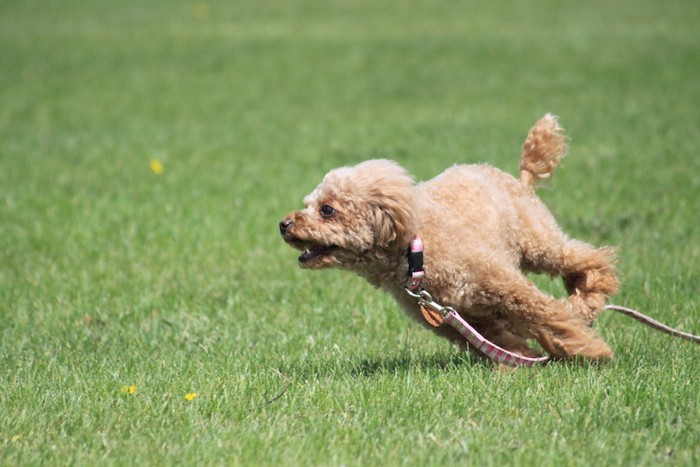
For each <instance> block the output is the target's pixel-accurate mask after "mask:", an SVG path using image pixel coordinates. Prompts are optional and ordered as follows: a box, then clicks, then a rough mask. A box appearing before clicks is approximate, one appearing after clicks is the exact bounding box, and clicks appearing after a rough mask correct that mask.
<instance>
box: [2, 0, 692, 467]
mask: <svg viewBox="0 0 700 467" xmlns="http://www.w3.org/2000/svg"><path fill="white" fill-rule="evenodd" d="M698 31H700V9H698V7H697V5H696V4H694V3H693V2H690V1H682V0H677V1H665V2H658V1H654V0H647V1H638V2H631V1H630V2H625V1H594V2H569V1H565V2H562V1H547V2H508V3H506V2H476V1H473V2H472V1H470V2H448V1H423V0H419V1H411V2H375V1H369V0H357V1H352V2H351V1H347V2H344V1H333V0H331V1H300V0H289V1H283V2H281V1H269V0H258V1H256V2H221V3H218V2H217V3H213V2H212V3H197V2H195V1H190V2H185V1H181V0H176V1H164V0H161V1H142V2H136V1H132V0H119V1H115V2H88V1H78V0H75V1H68V0H66V1H48V0H47V1H37V0H33V1H28V0H27V1H19V0H17V1H12V0H2V1H0V318H2V319H1V320H0V339H1V340H0V376H2V380H3V384H2V390H0V414H1V415H0V419H1V420H2V422H1V424H0V464H2V465H94V464H114V465H147V464H165V465H170V464H182V465H195V464H196V465H228V464H232V465H382V464H385V465H450V464H455V465H504V464H506V465H508V464H515V465H533V466H534V465H582V466H584V465H585V466H589V465H659V464H670V465H688V466H690V465H698V464H700V419H699V416H700V363H699V359H698V357H700V353H699V348H698V346H696V345H694V344H691V343H687V342H683V341H680V340H677V339H673V338H670V337H668V336H664V335H662V334H660V333H657V332H655V331H653V330H650V329H649V328H645V327H643V326H642V325H640V324H638V323H636V322H634V321H631V320H629V319H628V318H625V317H622V316H619V315H614V314H612V313H608V314H605V315H603V316H602V317H601V319H600V320H599V324H598V327H599V329H600V332H601V334H602V335H603V336H604V338H605V339H606V340H607V341H608V342H609V343H610V345H611V346H612V347H613V349H614V350H615V351H616V353H617V358H616V360H615V361H614V362H613V363H611V364H608V365H604V366H596V365H589V364H582V365H577V364H572V363H571V364H567V363H557V364H554V365H549V366H547V367H542V368H536V369H532V370H522V369H521V370H517V371H505V372H504V371H499V370H498V369H497V368H494V367H493V366H491V365H488V364H485V363H484V362H482V361H479V360H477V359H474V358H471V357H470V356H469V355H467V354H462V353H460V352H458V351H457V349H455V348H453V347H452V346H450V345H449V344H448V343H446V342H444V341H442V340H439V339H436V338H435V337H433V336H432V335H431V334H430V333H426V332H425V331H423V330H422V329H421V328H420V327H419V326H417V325H415V324H413V323H411V322H409V321H408V320H407V319H406V318H405V317H404V316H403V313H402V312H401V311H400V310H399V309H398V307H397V306H396V305H395V304H394V303H393V302H392V301H391V299H390V298H389V297H388V296H385V295H384V294H382V293H381V292H380V291H377V290H374V289H372V288H371V287H370V286H369V285H368V284H366V283H364V282H363V281H362V280H361V279H360V278H357V277H354V276H351V275H349V274H344V273H341V272H336V271H327V272H309V271H302V270H300V269H299V268H298V267H297V265H296V256H297V253H295V252H294V251H292V250H291V249H290V248H289V247H287V246H286V245H285V244H284V243H283V242H282V241H281V239H280V238H279V233H278V229H277V223H278V221H279V220H280V219H281V218H282V216H283V215H284V214H285V213H286V212H288V211H290V210H292V209H296V208H299V207H300V206H301V205H302V202H301V199H302V197H303V196H304V195H305V194H307V193H308V192H309V191H311V190H312V189H313V188H314V187H315V186H316V184H317V183H318V182H319V181H320V179H321V177H322V175H323V174H324V173H325V172H326V171H328V170H329V169H331V168H333V167H336V166H340V165H343V164H352V163H356V162H359V161H361V160H364V159H368V158H372V157H387V158H391V159H395V160H397V161H398V162H400V163H401V164H402V165H404V166H405V167H407V168H408V169H409V170H410V171H411V172H412V173H414V174H415V175H416V176H417V178H419V179H426V178H429V177H432V176H434V175H436V174H437V173H439V172H440V171H441V170H443V169H444V168H446V167H448V166H450V165H452V164H454V163H463V162H464V163H469V162H488V163H491V164H493V165H497V166H499V167H501V168H503V169H504V170H506V171H509V172H511V173H515V172H516V170H517V164H518V159H519V155H520V147H521V144H522V141H523V140H524V137H525V135H526V133H527V130H528V129H529V128H530V126H531V125H532V124H533V123H534V122H535V120H536V119H537V118H539V117H540V116H541V115H543V114H544V113H545V112H553V113H556V114H558V115H559V116H560V117H561V121H562V124H563V125H564V127H565V128H566V129H567V131H568V134H569V135H570V136H571V138H572V139H571V151H570V154H569V157H568V158H567V159H566V160H565V163H564V165H563V168H561V169H559V171H558V173H557V177H556V179H555V181H554V183H553V184H552V189H551V190H543V191H542V192H541V196H542V197H543V199H544V200H545V201H546V203H547V204H548V205H549V206H550V207H551V209H552V211H553V212H554V213H555V215H556V217H557V218H558V219H559V221H560V223H561V225H562V227H563V228H564V230H565V231H567V232H568V233H569V234H571V235H572V236H575V237H577V238H581V239H584V240H586V241H589V242H592V243H595V244H607V245H613V246H616V247H617V248H618V249H619V255H620V264H619V268H620V272H621V276H622V280H623V288H622V290H621V292H620V293H619V294H618V295H617V296H616V297H615V298H614V302H615V303H618V304H621V305H627V306H631V307H634V308H638V309H640V310H642V311H645V312H647V313H649V314H651V315H653V316H655V317H657V318H658V319H660V320H662V321H664V322H667V323H669V324H671V325H674V326H678V327H680V328H682V329H684V330H687V331H690V332H695V333H698V332H700V307H699V302H698V296H697V292H698V284H699V283H700V267H699V266H698V263H699V261H700V223H698V219H697V217H698V213H700V158H699V157H698V151H699V149H700V86H699V85H698V82H699V81H698V79H699V77H700V33H698ZM154 160H155V161H159V162H160V163H161V164H162V169H163V170H162V172H161V173H156V172H159V171H158V170H156V171H154V170H153V169H152V168H151V162H152V161H154ZM155 169H158V167H155ZM537 282H538V284H540V285H541V286H542V287H545V288H547V289H548V290H550V291H551V292H552V293H561V291H562V287H561V286H560V285H559V283H558V282H552V281H550V280H549V279H537ZM132 386H133V388H132V389H131V391H129V389H128V388H129V387H132ZM130 392H134V393H133V394H132V393H130ZM193 393H196V397H195V396H193V395H192V394H193ZM186 395H190V396H189V397H188V398H187V399H186V398H185V396H186ZM188 399H191V400H188Z"/></svg>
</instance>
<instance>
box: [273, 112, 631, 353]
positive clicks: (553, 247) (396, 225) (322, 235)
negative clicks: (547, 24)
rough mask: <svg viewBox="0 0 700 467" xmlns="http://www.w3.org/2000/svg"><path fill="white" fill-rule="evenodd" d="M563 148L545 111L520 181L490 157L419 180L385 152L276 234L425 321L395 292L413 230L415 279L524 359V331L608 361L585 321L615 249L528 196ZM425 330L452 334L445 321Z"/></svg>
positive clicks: (603, 287) (331, 184)
mask: <svg viewBox="0 0 700 467" xmlns="http://www.w3.org/2000/svg"><path fill="white" fill-rule="evenodd" d="M566 149H567V145H566V137H565V136H564V135H563V130H562V128H561V127H560V126H559V123H558V121H557V119H556V117H554V116H552V115H550V114H547V115H545V116H544V117H543V118H541V119H540V120H539V121H538V122H537V123H536V124H535V126H534V127H533V128H532V129H531V130H530V133H529V134H528V136H527V139H526V140H525V143H524V145H523V150H522V158H521V162H520V179H519V180H517V179H515V178H514V177H512V176H511V175H509V174H506V173H504V172H502V171H500V170H498V169H496V168H494V167H491V166H488V165H458V166H454V167H452V168H450V169H447V170H446V171H445V172H443V173H442V174H441V175H438V176H437V177H435V178H434V179H432V180H430V181H427V182H422V183H418V184H414V182H413V179H412V177H411V176H410V175H409V174H408V173H407V172H406V170H404V169H403V168H401V167H400V166H399V165H398V164H396V163H395V162H392V161H388V160H370V161H367V162H363V163H361V164H359V165H356V166H354V167H342V168H338V169H335V170H332V171H331V172H329V173H328V174H326V176H325V177H324V179H323V181H322V182H321V184H320V185H319V186H318V187H317V188H316V189H315V190H314V191H313V192H312V193H311V194H309V195H308V196H306V197H305V198H304V204H305V205H306V207H305V208H304V209H303V210H301V211H297V212H292V213H290V214H289V215H287V216H286V217H285V218H284V220H282V222H280V225H279V227H280V232H281V234H282V236H283V238H284V240H285V241H286V242H287V243H288V244H289V245H291V246H292V247H294V248H296V249H298V250H300V251H302V253H301V255H300V256H299V265H300V266H301V267H302V268H308V269H321V268H328V267H337V268H341V269H347V270H350V271H353V272H355V273H357V274H359V275H360V276H362V277H364V278H365V279H367V280H368V281H369V282H370V283H371V284H373V285H374V286H376V287H379V288H382V289H384V290H386V291H388V292H389V293H391V294H392V295H393V296H394V298H395V299H396V301H397V302H398V303H399V304H400V305H401V306H402V308H403V309H404V311H405V312H406V313H407V314H408V315H409V316H411V317H412V318H414V319H416V320H418V321H420V322H422V323H424V324H425V325H426V326H427V327H430V326H428V325H427V324H426V323H425V322H424V321H423V319H422V316H421V313H420V310H419V307H418V305H417V303H416V301H415V300H414V299H413V298H411V297H410V296H408V294H407V293H406V292H405V290H404V286H405V284H406V279H407V271H408V260H407V256H406V249H407V246H408V245H409V243H410V242H411V239H412V238H413V237H414V236H415V235H416V234H418V233H419V234H420V236H421V238H422V240H423V243H424V245H425V271H426V277H425V280H424V281H423V287H424V288H425V289H426V290H427V291H429V292H430V294H431V295H432V297H433V298H434V300H435V301H437V302H439V303H441V304H442V305H445V306H451V307H453V308H455V309H456V310H457V311H458V312H459V313H460V314H461V315H462V317H464V318H465V319H466V320H467V321H468V322H469V323H470V324H471V325H472V326H474V327H475V328H476V329H477V330H478V331H479V332H480V333H481V334H482V335H484V336H485V337H486V338H487V339H489V340H491V341H492V342H494V343H496V344H497V345H499V346H501V347H503V348H505V349H508V350H510V351H512V352H516V353H519V354H521V355H524V356H537V355H538V354H537V352H535V351H534V350H533V349H532V348H530V347H529V346H528V343H527V339H534V340H536V341H537V342H539V343H540V345H541V346H542V347H543V348H544V349H545V350H546V351H547V352H549V353H550V354H551V355H552V356H554V357H559V358H566V357H574V356H581V357H584V358H589V359H593V360H604V359H609V358H612V356H613V353H612V351H611V350H610V347H609V346H608V345H607V344H606V343H605V342H603V341H602V340H601V339H600V338H599V337H598V336H597V335H596V332H595V331H594V330H593V329H592V328H591V323H592V322H593V320H594V319H595V318H596V316H597V315H598V313H599V312H600V311H601V309H602V308H603V306H604V305H605V303H606V301H607V298H608V296H609V295H611V294H613V293H614V292H615V291H616V290H617V288H618V285H619V282H618V279H617V277H616V275H615V268H614V266H613V261H614V252H613V251H612V250H611V249H609V248H595V247H593V246H591V245H589V244H587V243H584V242H581V241H578V240H572V239H570V238H568V237H567V236H566V235H565V234H564V233H562V232H561V230H560V229H559V227H558V226H557V223H556V221H555V220H554V218H553V217H552V214H551V213H550V212H549V210H548V209H547V207H546V206H545V205H544V204H543V203H542V201H541V200H540V199H539V198H538V197H537V195H536V194H535V185H536V182H537V181H538V180H539V179H546V178H548V177H550V176H551V175H552V173H553V171H554V169H555V167H556V166H557V164H558V163H559V161H560V160H561V158H562V157H563V156H564V154H565V152H566ZM524 272H533V273H547V274H549V275H551V276H561V277H562V278H563V281H564V285H565V287H566V290H567V292H568V294H569V297H568V298H566V299H556V298H554V297H552V296H550V295H549V294H547V293H544V292H542V291H541V290H539V289H538V288H537V287H536V286H535V285H534V284H533V283H532V282H531V281H530V280H528V278H527V276H526V275H525V274H524ZM430 329H434V330H435V332H437V333H438V334H440V335H442V336H444V337H447V338H449V339H451V340H454V341H456V342H460V343H462V338H461V336H459V335H458V334H457V333H456V331H455V330H454V329H452V328H450V327H449V326H441V327H438V328H432V327H430Z"/></svg>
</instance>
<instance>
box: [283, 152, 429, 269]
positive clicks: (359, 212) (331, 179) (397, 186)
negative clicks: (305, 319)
mask: <svg viewBox="0 0 700 467" xmlns="http://www.w3.org/2000/svg"><path fill="white" fill-rule="evenodd" d="M413 203H414V201H413V180H412V178H411V176H410V175H409V174H408V173H407V172H406V171H405V170H404V169H403V168H401V167H400V166H399V165H398V164H396V163H395V162H392V161H388V160H371V161H367V162H363V163H361V164H359V165H356V166H354V167H342V168H339V169H335V170H332V171H330V172H329V173H328V174H326V176H325V177H324V178H323V181H322V182H321V184H320V185H319V186H318V187H317V188H316V189H315V190H314V191H312V192H311V193H310V194H309V195H308V196H306V197H305V198H304V204H305V205H306V207H305V208H304V209H302V210H301V211H295V212H292V213H290V214H288V215H287V216H286V217H285V218H284V219H283V220H282V222H280V224H279V227H280V233H281V234H282V237H283V238H284V240H285V241H286V242H287V243H288V244H289V245H291V246H292V247H294V248H296V249H298V250H300V251H302V254H301V255H300V256H299V264H300V266H301V267H303V268H313V269H320V268H326V267H334V266H335V267H342V268H345V269H351V270H352V269H357V268H358V267H361V266H359V264H358V262H361V261H362V260H361V258H368V257H372V256H376V253H377V252H378V251H382V252H384V253H385V254H387V253H389V254H391V253H393V252H403V251H405V249H406V247H407V245H408V243H409V242H410V240H411V238H412V236H413V235H414V234H415V222H414V214H413V213H414V206H413Z"/></svg>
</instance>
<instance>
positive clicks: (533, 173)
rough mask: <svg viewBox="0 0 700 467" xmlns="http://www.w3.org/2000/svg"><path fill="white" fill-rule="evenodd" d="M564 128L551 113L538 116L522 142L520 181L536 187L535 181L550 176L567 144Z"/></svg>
mask: <svg viewBox="0 0 700 467" xmlns="http://www.w3.org/2000/svg"><path fill="white" fill-rule="evenodd" d="M566 140H567V138H566V136H565V135H564V129H563V128H562V127H561V126H559V120H558V119H557V117H556V116H554V115H552V114H547V115H545V116H544V117H542V118H540V119H539V120H538V121H537V123H535V126H533V127H532V128H531V129H530V133H528V135H527V139H525V143H524V144H523V153H522V157H521V159H520V182H521V183H522V184H523V185H525V186H530V187H533V188H536V187H537V181H538V180H540V179H547V178H550V177H551V176H552V174H553V173H554V169H555V168H556V167H557V165H558V164H559V161H560V160H561V159H562V158H563V157H564V156H565V155H566V150H567V149H568V145H567V142H566Z"/></svg>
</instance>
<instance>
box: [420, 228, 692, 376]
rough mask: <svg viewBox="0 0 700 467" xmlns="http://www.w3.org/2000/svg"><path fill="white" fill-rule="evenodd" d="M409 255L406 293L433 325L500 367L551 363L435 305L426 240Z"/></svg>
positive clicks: (630, 311)
mask: <svg viewBox="0 0 700 467" xmlns="http://www.w3.org/2000/svg"><path fill="white" fill-rule="evenodd" d="M406 256H407V259H408V281H407V283H406V292H408V294H409V295H410V296H411V297H413V298H416V299H418V306H419V307H420V310H421V313H422V314H423V318H425V320H426V321H427V322H428V323H429V324H430V325H431V326H434V327H439V326H441V325H442V324H443V323H447V324H449V325H450V326H452V327H453V328H454V329H456V330H457V332H459V333H460V334H461V335H462V336H463V337H464V338H465V339H466V340H467V342H469V345H471V346H472V347H474V348H475V349H476V350H478V351H479V352H481V353H482V354H483V355H485V356H486V357H488V358H489V359H491V360H493V361H494V362H496V363H499V364H503V365H508V366H513V367H518V366H525V367H533V366H535V365H539V364H543V363H547V362H548V361H549V360H551V357H537V358H533V357H524V356H522V355H518V354H516V353H513V352H510V351H508V350H506V349H504V348H502V347H499V346H498V345H496V344H494V343H493V342H491V341H489V340H488V339H486V338H485V337H484V336H482V335H481V334H480V333H479V332H478V331H477V330H476V329H474V327H473V326H472V325H470V324H469V323H468V322H466V321H465V320H464V318H462V317H461V316H460V315H459V313H457V311H456V310H455V309H454V308H451V307H449V306H442V305H440V304H439V303H436V302H434V301H433V298H432V297H431V296H430V294H429V293H428V292H427V291H426V290H424V289H422V288H421V284H422V282H423V278H424V277H425V271H424V270H423V241H422V240H421V238H420V237H419V236H418V235H416V236H415V237H413V240H411V244H410V245H409V247H408V251H407V252H406ZM603 309H604V310H614V311H618V312H620V313H623V314H625V315H627V316H630V317H632V318H634V319H636V320H637V321H640V322H642V323H644V324H646V325H647V326H651V327H652V328H654V329H657V330H659V331H661V332H664V333H666V334H670V335H672V336H677V337H680V338H682V339H686V340H689V341H692V342H695V343H696V344H700V336H696V335H693V334H690V333H687V332H683V331H679V330H677V329H673V328H671V327H669V326H666V325H665V324H663V323H660V322H659V321H656V320H655V319H653V318H650V317H649V316H646V315H644V314H642V313H640V312H638V311H636V310H633V309H631V308H626V307H624V306H618V305H606V306H605V307H604V308H603Z"/></svg>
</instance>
